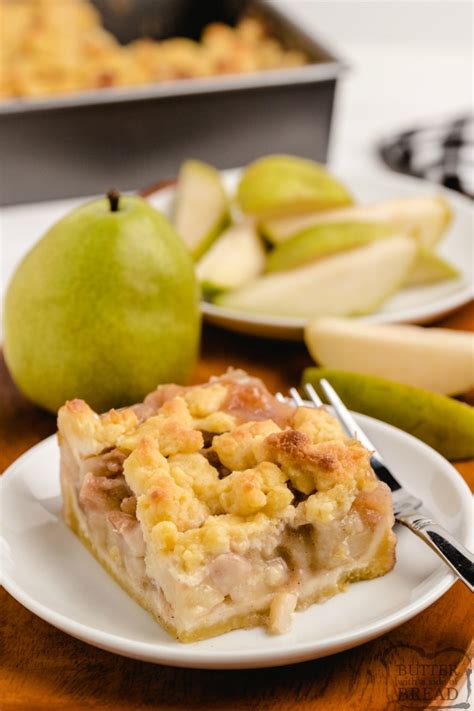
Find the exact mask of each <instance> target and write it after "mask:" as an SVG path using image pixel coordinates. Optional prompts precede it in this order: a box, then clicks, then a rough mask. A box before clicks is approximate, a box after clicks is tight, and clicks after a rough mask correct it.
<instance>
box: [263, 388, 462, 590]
mask: <svg viewBox="0 0 474 711" xmlns="http://www.w3.org/2000/svg"><path fill="white" fill-rule="evenodd" d="M319 382H320V385H321V388H322V390H323V392H324V395H325V396H326V398H327V399H328V402H330V404H331V405H332V406H333V408H334V412H335V413H336V415H337V417H338V419H339V421H340V423H341V424H342V426H343V427H344V429H345V430H346V432H347V434H348V435H349V436H350V437H355V438H356V439H358V440H359V442H360V443H361V444H362V445H363V446H364V447H365V448H366V449H368V450H369V451H370V452H372V457H371V460H370V463H371V465H372V468H373V470H374V472H375V474H376V475H377V477H378V478H379V479H380V480H381V481H383V482H385V484H387V485H388V486H389V487H390V490H391V492H392V501H393V512H394V515H395V519H396V520H397V521H398V522H399V523H402V524H403V525H404V526H406V527H407V528H409V529H410V531H413V533H415V534H416V535H417V536H418V537H419V538H421V539H422V540H423V541H424V542H425V543H427V544H428V545H429V546H430V548H431V549H432V550H433V551H434V552H435V553H437V554H438V555H439V557H440V558H442V559H443V560H444V562H445V563H446V564H447V565H449V567H450V568H451V570H452V571H453V572H454V573H455V575H456V576H457V577H458V578H459V579H460V580H462V581H463V583H464V584H465V585H466V586H467V587H468V588H469V590H470V591H471V592H474V556H473V554H472V553H471V552H470V551H468V549H467V548H466V547H465V546H463V545H462V544H461V543H459V542H458V541H456V539H455V538H454V536H452V535H451V534H450V533H449V532H448V531H446V530H445V529H444V528H443V527H442V526H440V525H439V524H438V523H435V522H434V521H432V519H431V518H430V514H429V513H428V512H427V511H426V510H424V511H423V510H421V507H422V505H423V502H422V501H421V500H420V499H418V498H417V497H416V496H413V495H412V494H410V492H409V491H407V490H406V489H404V488H403V486H402V485H401V484H400V483H399V482H398V481H397V479H396V478H395V477H394V475H393V474H392V472H391V471H390V470H389V469H388V467H387V465H386V464H385V462H384V461H383V458H382V455H381V454H380V452H378V451H377V449H376V448H375V447H374V445H373V444H372V442H371V441H370V439H369V438H368V437H367V435H366V434H365V432H364V431H363V430H362V428H361V427H359V425H358V424H357V422H356V421H355V420H354V418H353V417H352V415H351V413H350V412H349V410H348V409H347V407H346V406H345V405H344V403H343V402H342V400H341V398H340V397H339V395H338V394H337V393H336V391H335V390H334V388H333V387H332V386H331V385H330V384H329V383H328V381H327V380H325V379H324V378H322V379H321V380H320V381H319ZM305 390H306V392H307V394H308V397H309V399H310V403H308V402H305V401H304V400H303V398H302V397H301V395H300V394H299V392H298V391H297V390H296V388H291V389H290V395H291V399H292V401H293V403H294V405H296V406H297V407H301V406H304V405H306V406H307V405H308V404H310V405H312V406H313V407H321V406H323V403H322V402H321V400H320V399H319V397H318V395H317V393H316V391H315V389H314V388H313V386H312V385H310V384H307V385H305ZM276 397H277V399H278V400H280V401H284V402H286V401H287V398H285V397H284V395H282V394H281V393H277V394H276Z"/></svg>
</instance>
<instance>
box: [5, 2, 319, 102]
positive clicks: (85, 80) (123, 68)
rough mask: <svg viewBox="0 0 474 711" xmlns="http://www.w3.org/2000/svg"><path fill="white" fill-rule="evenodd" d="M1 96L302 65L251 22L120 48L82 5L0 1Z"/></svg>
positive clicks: (92, 12) (295, 55)
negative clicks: (193, 37) (196, 36)
mask: <svg viewBox="0 0 474 711" xmlns="http://www.w3.org/2000/svg"><path fill="white" fill-rule="evenodd" d="M0 13H1V17H0V28H1V39H0V66H1V67H2V72H1V75H0V97H10V96H12V97H17V96H33V97H35V96H44V95H47V94H58V93H68V92H72V91H79V90H84V89H97V88H104V87H115V86H132V85H138V84H146V83H149V82H156V81H164V80H165V81H166V80H175V79H184V78H191V77H206V76H213V75H218V74H228V73H241V72H251V71H258V70H262V69H275V68H284V67H295V66H300V65H302V64H306V62H307V58H306V56H305V55H304V54H303V53H302V52H300V51H297V50H288V49H285V48H284V47H283V46H282V45H281V43H280V42H279V41H277V40H275V39H273V38H272V37H271V36H270V35H269V34H268V32H267V29H266V27H265V25H264V24H263V23H262V22H261V21H260V20H258V19H256V18H250V17H248V18H244V19H242V20H241V21H240V22H239V23H238V25H237V26H236V27H235V28H233V27H230V26H228V25H224V24H221V23H213V24H211V25H208V26H207V27H206V28H204V31H203V34H202V37H201V40H200V41H199V42H195V41H193V40H191V39H188V38H186V37H173V38H170V39H166V40H163V41H161V42H158V41H154V40H151V39H147V38H142V39H137V40H135V41H134V42H131V43H130V44H128V45H126V46H123V45H121V44H120V43H119V42H118V40H117V39H116V38H115V37H114V35H112V34H111V33H110V32H108V31H107V30H106V29H105V28H104V27H103V26H102V23H101V18H100V15H99V13H98V12H97V10H96V9H95V8H94V6H93V5H92V4H91V3H90V2H87V0H0Z"/></svg>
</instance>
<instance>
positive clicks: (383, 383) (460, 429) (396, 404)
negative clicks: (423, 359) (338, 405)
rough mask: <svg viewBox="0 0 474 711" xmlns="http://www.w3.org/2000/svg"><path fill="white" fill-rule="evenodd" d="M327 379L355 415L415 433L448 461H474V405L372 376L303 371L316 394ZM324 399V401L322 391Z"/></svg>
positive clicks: (324, 370) (414, 474) (319, 370)
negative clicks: (367, 416) (472, 459)
mask: <svg viewBox="0 0 474 711" xmlns="http://www.w3.org/2000/svg"><path fill="white" fill-rule="evenodd" d="M321 378H326V379H327V380H328V381H329V382H330V383H331V385H332V386H333V387H334V389H335V390H336V392H337V393H338V395H339V396H340V397H341V399H342V401H343V402H344V404H345V405H346V406H347V407H348V408H349V409H350V410H355V411H356V412H361V413H362V414H364V415H369V416H370V417H375V418H376V419H378V420H382V421H383V422H388V423H389V424H390V425H394V426H395V427H398V428H399V429H401V430H404V431H405V432H409V433H410V434H412V435H413V436H414V437H418V439H421V440H422V441H423V442H426V444H429V445H430V446H431V447H433V448H434V449H436V450H437V451H438V452H440V454H442V455H443V456H444V457H446V458H447V459H468V458H471V457H474V408H473V407H471V406H470V405H466V404H465V403H462V402H458V401H457V400H452V399H451V398H449V397H446V396H445V395H439V394H438V393H432V392H429V391H428V390H424V389H423V388H417V387H413V386H412V385H402V384H401V383H397V382H395V381H394V380H388V379H386V378H379V377H376V376H372V375H362V374H360V373H351V372H348V371H344V370H332V369H329V368H306V370H305V371H304V372H303V382H304V383H312V384H313V385H314V386H315V387H316V389H318V383H319V380H320V379H321ZM319 394H320V395H321V397H322V396H323V395H322V393H321V391H320V390H319ZM413 476H416V472H415V471H414V472H413Z"/></svg>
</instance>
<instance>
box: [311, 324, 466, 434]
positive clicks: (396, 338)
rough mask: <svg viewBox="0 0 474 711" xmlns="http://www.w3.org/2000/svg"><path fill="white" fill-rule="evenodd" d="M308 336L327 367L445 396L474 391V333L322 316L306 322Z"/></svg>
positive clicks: (315, 355) (317, 358)
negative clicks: (377, 377)
mask: <svg viewBox="0 0 474 711" xmlns="http://www.w3.org/2000/svg"><path fill="white" fill-rule="evenodd" d="M304 337H305V342H306V345H307V346H308V350H309V352H310V353H311V355H312V357H313V358H314V360H315V361H316V362H317V363H319V364H320V365H323V366H326V367H328V368H337V369H340V370H350V371H353V372H356V373H364V374H366V375H377V376H381V377H384V378H390V379H393V380H396V381H398V382H400V383H405V384H406V385H415V386H417V387H420V388H425V389H426V390H432V391H434V392H437V393H441V394H444V395H459V394H460V393H465V392H468V391H469V390H471V388H474V333H467V332H462V331H452V330H448V329H443V328H422V327H421V326H404V325H395V324H393V325H387V324H380V325H379V324H371V323H366V322H363V321H355V320H353V319H343V318H334V317H324V316H323V317H321V318H316V319H312V320H311V321H310V322H309V323H308V324H307V326H306V329H305V335H304ZM473 437H474V432H473Z"/></svg>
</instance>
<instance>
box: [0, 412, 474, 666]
mask: <svg viewBox="0 0 474 711" xmlns="http://www.w3.org/2000/svg"><path fill="white" fill-rule="evenodd" d="M357 419H358V421H359V422H360V424H361V425H362V426H363V427H364V428H365V429H366V431H367V434H368V435H369V437H370V438H371V439H373V441H374V444H375V445H376V447H377V448H378V449H379V450H380V451H381V452H382V453H383V455H384V457H385V458H386V460H387V463H388V465H389V466H390V467H391V468H393V470H394V472H395V473H396V475H397V477H399V479H400V480H401V482H402V483H403V484H405V485H406V486H409V487H410V488H411V490H412V491H413V493H414V494H415V495H417V496H419V497H420V498H422V499H423V501H424V502H425V505H426V506H427V507H428V508H429V510H430V511H431V512H432V514H433V516H434V518H435V519H436V520H437V521H438V522H439V523H441V524H442V525H444V526H445V527H446V528H447V529H448V530H449V531H451V532H452V533H453V534H454V535H456V536H457V537H458V539H459V540H460V541H462V542H463V543H464V544H465V545H467V546H468V547H471V546H472V539H473V517H472V498H471V495H470V492H469V489H468V487H467V485H466V483H465V482H464V480H463V479H462V477H461V476H460V475H459V474H458V473H457V471H456V470H455V469H454V468H453V467H452V466H451V465H450V464H449V463H448V462H447V461H446V460H445V459H443V458H442V457H441V456H440V455H439V454H437V453H436V452H435V451H433V450H432V449H431V448H430V447H428V446H426V445H425V444H423V443H422V442H420V441H419V440H417V439H415V438H414V437H411V436H410V435H407V434H405V433H404V432H401V431H400V430H398V429H396V428H394V427H391V426H389V425H386V424H384V423H382V422H378V421H377V420H373V419H371V418H368V417H364V416H357ZM0 486H1V509H2V516H1V529H0V552H1V556H2V560H1V570H2V576H3V584H4V586H5V588H6V590H7V591H8V592H9V593H10V594H11V595H13V597H15V598H16V599H17V600H18V601H19V602H20V603H21V604H22V605H24V606H25V607H27V608H28V609H29V610H31V611H32V612H34V613H35V614H36V615H38V616H39V617H41V618H42V619H44V620H46V621H47V622H49V623H50V624H52V625H54V626H55V627H57V628H59V629H61V630H63V631H64V632H67V633H68V634H71V635H73V636H74V637H77V638H78V639H80V640H83V641H84V642H87V643H89V644H92V645H94V646H97V647H100V648H102V649H106V650H108V651H110V652H115V653H117V654H121V655H124V656H128V657H132V658H135V659H142V660H144V661H148V662H155V663H159V664H168V665H172V666H181V667H196V668H213V669H234V668H239V669H242V668H255V667H270V666H278V665H282V664H290V663H295V662H300V661H304V660H308V659H316V658H318V657H323V656H326V655H329V654H334V653H336V652H340V651H342V650H344V649H348V648H350V647H354V646H356V645H359V644H362V643H363V642H366V641H368V640H370V639H373V638H375V637H378V636H380V635H382V634H384V633H385V632H387V631H389V630H391V629H392V628H394V627H396V626H397V625H400V624H402V623H403V622H406V621H407V620H409V619H411V618H412V617H414V616H415V615H417V614H418V613H419V612H421V611H422V610H424V609H425V608H426V607H428V606H429V605H431V604H432V603H433V602H435V600H437V599H438V598H439V597H441V595H442V594H443V593H444V592H446V591H447V590H448V588H450V587H451V585H452V584H453V582H454V577H453V575H452V573H451V572H450V571H449V569H448V568H447V567H446V566H445V565H444V564H443V563H442V562H441V561H440V559H439V558H438V557H437V556H436V555H435V554H434V553H433V552H432V551H431V550H430V549H429V548H428V547H427V546H426V545H425V544H423V543H422V542H421V541H420V540H419V539H418V538H417V537H416V536H415V535H413V534H412V533H411V532H410V531H408V530H407V529H405V528H403V527H401V526H396V534H397V538H398V544H397V563H396V565H395V567H394V569H393V570H392V571H391V572H390V573H388V574H387V575H385V576H384V577H381V578H377V579H376V580H371V581H364V582H360V583H355V584H353V585H351V586H350V587H349V589H348V591H347V592H345V593H342V594H339V595H337V596H335V597H334V598H331V599H330V600H328V601H327V602H325V603H324V604H320V605H313V606H312V607H310V608H309V609H307V610H305V611H304V612H299V613H296V614H295V616H294V622H293V627H292V630H291V632H289V633H288V634H285V635H281V636H274V635H269V634H268V633H267V632H266V631H265V630H264V629H262V628H258V629H253V630H238V631H235V632H230V633H228V634H224V635H221V636H220V637H215V638H212V639H209V640H205V641H202V642H197V643H194V644H187V645H184V644H181V643H179V642H177V641H176V640H174V639H173V638H171V637H170V636H169V635H168V634H167V633H166V632H164V631H163V630H162V629H161V627H160V626H159V625H158V624H157V623H156V622H154V620H153V619H152V618H151V617H150V616H149V615H148V614H147V613H146V612H145V611H144V610H142V609H141V608H140V607H139V606H138V605H137V604H136V603H135V602H133V601H132V600H131V599H130V598H129V597H128V596H127V595H126V593H124V592H123V591H122V590H121V588H120V587H119V586H118V585H117V584H116V583H115V582H114V581H113V580H112V579H111V578H110V577H109V576H108V575H107V573H106V572H105V571H104V570H103V569H102V568H101V566H100V565H99V564H98V563H97V562H96V561H95V559H94V558H93V557H92V556H91V554H90V553H89V552H88V551H87V550H86V549H85V548H84V547H83V545H82V544H81V543H80V542H79V540H78V539H77V538H76V537H75V535H74V534H73V533H72V532H71V531H70V530H69V529H68V528H67V527H66V525H65V524H64V522H63V521H62V518H61V513H60V510H61V498H60V486H59V452H58V448H57V444H56V441H55V438H54V437H50V438H48V439H46V440H44V441H43V442H41V443H40V444H38V445H36V447H33V448H32V449H31V450H30V451H28V452H27V453H25V454H24V455H23V456H21V457H20V458H19V459H18V460H17V461H16V462H14V464H12V465H11V467H10V468H9V469H8V470H7V471H6V473H5V474H4V475H3V476H2V477H1V478H0Z"/></svg>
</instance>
